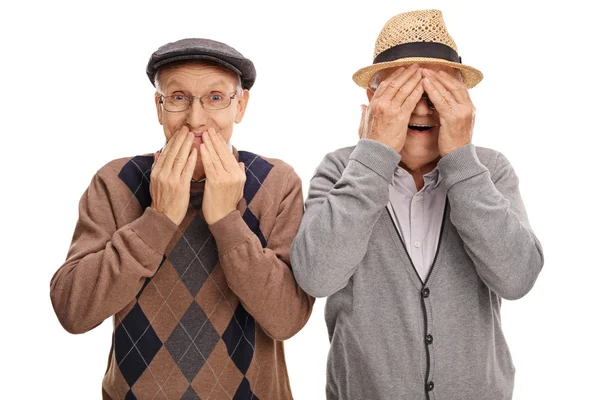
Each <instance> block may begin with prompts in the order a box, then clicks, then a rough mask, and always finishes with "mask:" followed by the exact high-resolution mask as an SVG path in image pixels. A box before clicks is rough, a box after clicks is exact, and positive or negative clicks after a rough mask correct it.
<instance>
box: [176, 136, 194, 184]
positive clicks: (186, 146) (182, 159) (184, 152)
mask: <svg viewBox="0 0 600 400" xmlns="http://www.w3.org/2000/svg"><path fill="white" fill-rule="evenodd" d="M193 144H194V134H193V133H192V132H188V133H187V135H186V136H185V139H184V141H183V144H182V145H181V148H180V149H179V152H178V153H177V156H176V157H175V159H174V161H173V169H172V170H171V174H173V175H174V176H181V173H182V171H183V169H184V167H185V166H186V163H187V161H188V158H189V156H190V150H191V149H192V145H193Z"/></svg>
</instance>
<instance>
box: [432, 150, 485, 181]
mask: <svg viewBox="0 0 600 400" xmlns="http://www.w3.org/2000/svg"><path fill="white" fill-rule="evenodd" d="M438 168H439V170H440V173H441V174H442V177H443V182H444V184H445V186H446V189H450V188H451V187H452V186H453V185H454V184H456V183H458V182H461V181H464V180H465V179H469V178H472V177H473V176H475V175H479V174H481V173H484V172H486V171H488V169H487V168H486V166H485V165H483V164H482V163H481V162H479V158H477V152H476V151H475V145H473V144H468V145H465V146H462V147H459V148H458V149H456V150H453V151H451V152H450V153H448V154H446V155H445V156H444V157H442V159H441V160H440V161H438Z"/></svg>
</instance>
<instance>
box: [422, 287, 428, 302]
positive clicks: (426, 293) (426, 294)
mask: <svg viewBox="0 0 600 400" xmlns="http://www.w3.org/2000/svg"><path fill="white" fill-rule="evenodd" d="M421 296H423V298H424V299H426V298H428V297H429V289H428V288H425V289H423V290H421Z"/></svg>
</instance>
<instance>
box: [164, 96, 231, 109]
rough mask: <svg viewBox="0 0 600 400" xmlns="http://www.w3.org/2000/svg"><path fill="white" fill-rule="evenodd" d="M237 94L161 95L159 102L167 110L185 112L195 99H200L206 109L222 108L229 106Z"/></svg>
mask: <svg viewBox="0 0 600 400" xmlns="http://www.w3.org/2000/svg"><path fill="white" fill-rule="evenodd" d="M235 96H236V92H234V93H233V94H230V95H226V94H224V93H221V92H210V93H209V94H205V95H204V96H186V95H185V94H174V95H172V96H164V95H162V94H161V95H160V96H159V99H158V102H159V103H160V104H162V105H163V107H164V108H165V110H166V111H169V112H183V111H185V110H187V109H188V108H190V107H191V106H192V101H194V99H198V100H200V105H201V106H202V107H203V108H204V109H205V110H222V109H224V108H227V107H229V105H230V104H231V100H233V98H234V97H235Z"/></svg>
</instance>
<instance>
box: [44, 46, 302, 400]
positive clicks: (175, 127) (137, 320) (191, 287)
mask: <svg viewBox="0 0 600 400" xmlns="http://www.w3.org/2000/svg"><path fill="white" fill-rule="evenodd" d="M147 74H148V77H149V78H150V80H151V82H152V83H153V84H154V85H155V86H156V95H155V100H156V110H157V113H158V121H159V122H160V124H161V125H162V126H163V129H164V134H165V136H166V139H167V144H166V146H165V147H164V149H163V150H162V151H161V152H160V153H157V154H154V156H153V155H152V154H150V155H142V156H137V157H129V158H123V159H118V160H114V161H111V162H109V163H108V164H106V165H105V166H104V167H102V168H101V169H100V170H99V171H98V172H97V173H96V175H95V176H94V177H93V179H92V182H91V184H90V186H89V187H88V189H87V190H86V191H85V193H84V194H83V197H82V198H81V202H80V204H79V220H78V222H77V225H76V227H75V233H74V236H73V241H72V244H71V247H70V249H69V252H68V255H67V259H66V261H65V263H64V264H63V266H62V267H61V268H60V269H59V270H58V272H57V273H56V274H55V276H54V277H53V279H52V282H51V298H52V304H53V306H54V309H55V311H56V314H57V316H58V319H59V320H60V322H61V324H62V325H63V327H64V328H65V329H66V330H67V331H69V332H71V333H82V332H86V331H88V330H90V329H92V328H94V327H95V326H97V325H99V324H100V323H101V322H102V321H103V320H105V319H106V318H108V317H110V316H113V326H114V335H113V342H112V349H111V352H110V356H109V360H108V368H107V371H106V375H105V376H104V380H103V383H102V393H103V398H104V399H134V398H137V399H198V398H203V399H204V398H206V399H208V398H211V399H232V398H235V399H291V398H292V395H291V392H290V385H289V380H288V376H287V372H286V366H285V360H284V353H283V343H282V341H283V340H285V339H287V338H289V337H291V336H292V335H294V334H295V333H296V332H298V330H300V329H301V328H302V326H303V325H304V324H305V323H306V321H307V319H308V317H309V315H310V313H311V310H312V305H313V302H314V298H312V297H310V296H308V295H307V294H306V293H305V292H303V291H302V289H300V288H299V287H298V286H297V284H296V281H295V280H294V276H293V273H292V271H291V269H290V265H289V248H290V245H291V243H292V240H293V238H294V236H295V234H296V232H297V230H298V227H299V225H300V220H301V218H302V214H303V211H304V207H303V201H302V188H301V181H300V179H299V177H298V176H297V174H296V173H295V172H294V170H293V169H292V168H291V167H290V166H289V165H287V164H285V163H284V162H282V161H280V160H277V159H272V158H266V157H261V156H258V155H256V154H252V153H250V152H246V151H237V150H236V149H235V148H234V147H232V146H231V145H230V143H229V142H230V139H231V136H232V131H233V126H234V123H239V122H241V121H242V118H243V116H244V112H245V110H246V106H247V104H248V99H249V89H250V88H251V87H252V85H253V84H254V80H255V69H254V65H253V63H252V62H251V61H250V60H248V59H246V58H244V57H243V56H242V55H241V54H240V53H238V52H237V51H236V50H234V49H233V48H231V47H229V46H227V45H225V44H223V43H219V42H215V41H212V40H206V39H184V40H180V41H178V42H175V43H169V44H167V45H165V46H162V47H160V48H159V49H158V50H157V51H156V52H155V53H154V54H153V55H152V57H151V58H150V61H149V62H148V66H147Z"/></svg>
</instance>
